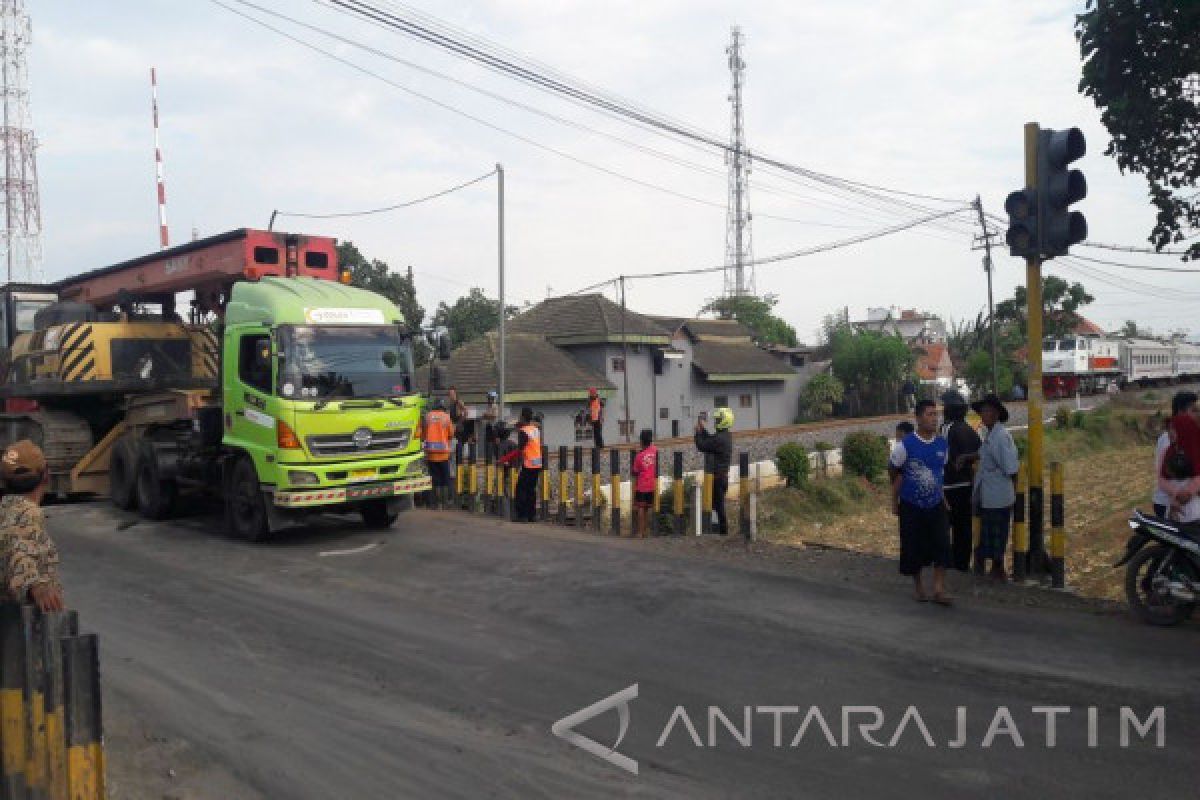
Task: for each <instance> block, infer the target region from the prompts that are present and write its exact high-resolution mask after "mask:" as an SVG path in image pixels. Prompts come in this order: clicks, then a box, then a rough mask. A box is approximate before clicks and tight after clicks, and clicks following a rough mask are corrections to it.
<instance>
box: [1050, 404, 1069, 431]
mask: <svg viewBox="0 0 1200 800" xmlns="http://www.w3.org/2000/svg"><path fill="white" fill-rule="evenodd" d="M1070 424H1071V412H1070V411H1068V410H1067V408H1066V407H1065V406H1059V407H1058V408H1056V409H1054V427H1056V428H1058V429H1059V430H1060V431H1061V430H1066V428H1067V426H1068V425H1070Z"/></svg>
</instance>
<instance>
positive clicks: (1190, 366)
mask: <svg viewBox="0 0 1200 800" xmlns="http://www.w3.org/2000/svg"><path fill="white" fill-rule="evenodd" d="M1175 377H1176V378H1178V379H1179V380H1181V381H1192V380H1196V379H1197V378H1200V344H1192V343H1191V342H1179V343H1178V344H1176V345H1175Z"/></svg>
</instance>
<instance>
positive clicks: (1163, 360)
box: [1120, 339, 1176, 386]
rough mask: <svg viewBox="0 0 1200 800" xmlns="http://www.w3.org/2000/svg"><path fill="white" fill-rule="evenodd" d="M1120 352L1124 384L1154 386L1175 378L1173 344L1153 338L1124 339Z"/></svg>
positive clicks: (1169, 381)
mask: <svg viewBox="0 0 1200 800" xmlns="http://www.w3.org/2000/svg"><path fill="white" fill-rule="evenodd" d="M1120 353H1121V377H1122V382H1123V383H1125V384H1131V383H1132V384H1137V385H1138V386H1154V385H1161V384H1166V383H1171V382H1172V381H1174V380H1175V378H1176V370H1175V345H1170V344H1164V343H1163V342H1156V341H1154V340H1153V339H1125V340H1124V341H1122V342H1121V347H1120Z"/></svg>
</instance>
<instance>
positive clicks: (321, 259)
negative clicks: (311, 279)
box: [304, 251, 329, 269]
mask: <svg viewBox="0 0 1200 800" xmlns="http://www.w3.org/2000/svg"><path fill="white" fill-rule="evenodd" d="M304 266H306V267H308V268H310V269H325V268H326V267H328V266H329V254H328V253H315V252H312V251H309V252H306V253H305V254H304Z"/></svg>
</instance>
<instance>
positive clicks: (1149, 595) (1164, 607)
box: [1125, 545, 1200, 626]
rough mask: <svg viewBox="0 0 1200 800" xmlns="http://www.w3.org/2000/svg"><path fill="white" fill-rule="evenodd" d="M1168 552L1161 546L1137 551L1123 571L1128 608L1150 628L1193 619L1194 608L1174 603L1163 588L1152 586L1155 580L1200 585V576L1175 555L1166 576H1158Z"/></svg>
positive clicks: (1181, 602)
mask: <svg viewBox="0 0 1200 800" xmlns="http://www.w3.org/2000/svg"><path fill="white" fill-rule="evenodd" d="M1170 553H1171V550H1170V549H1169V548H1166V547H1164V546H1162V545H1153V546H1151V547H1147V548H1145V549H1143V550H1142V551H1140V552H1139V553H1138V554H1137V555H1136V556H1134V557H1133V560H1132V561H1130V562H1129V565H1128V566H1127V567H1126V568H1125V596H1126V597H1127V598H1128V600H1129V606H1130V608H1132V609H1133V611H1134V613H1136V614H1137V615H1138V616H1139V617H1141V619H1142V621H1143V622H1146V623H1149V624H1150V625H1161V626H1170V625H1178V624H1179V623H1181V622H1183V621H1184V620H1186V619H1187V618H1188V617H1190V616H1191V615H1192V611H1193V610H1194V609H1195V607H1196V604H1195V603H1194V602H1193V603H1187V602H1183V601H1180V600H1176V599H1175V598H1174V597H1171V595H1170V594H1169V593H1168V590H1167V589H1166V587H1165V586H1163V587H1157V586H1155V581H1156V579H1157V580H1158V581H1159V582H1161V581H1163V580H1164V579H1165V580H1180V579H1181V578H1186V579H1187V580H1189V581H1190V582H1191V583H1192V584H1193V585H1198V584H1200V575H1197V574H1196V568H1195V567H1194V566H1193V565H1192V563H1191V562H1190V561H1188V560H1187V558H1185V557H1183V556H1181V555H1179V554H1177V557H1176V558H1175V559H1174V560H1172V562H1171V564H1170V566H1169V567H1168V568H1167V570H1166V572H1165V573H1164V574H1162V575H1158V574H1157V573H1158V571H1159V566H1160V565H1161V564H1162V561H1163V559H1165V558H1166V557H1167V556H1168V555H1169V554H1170Z"/></svg>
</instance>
